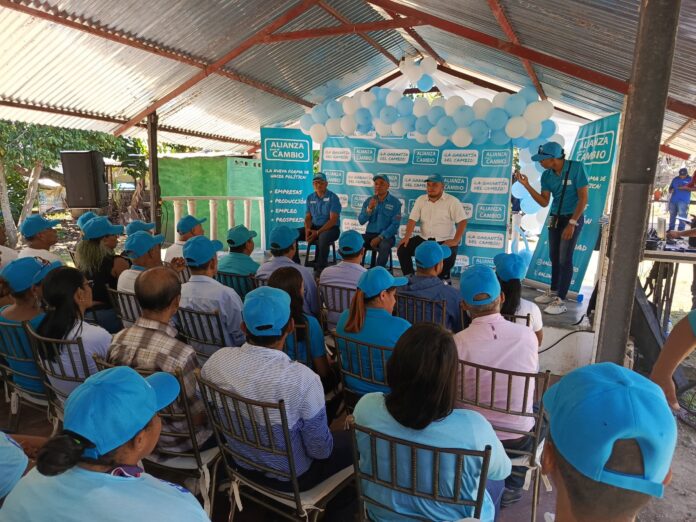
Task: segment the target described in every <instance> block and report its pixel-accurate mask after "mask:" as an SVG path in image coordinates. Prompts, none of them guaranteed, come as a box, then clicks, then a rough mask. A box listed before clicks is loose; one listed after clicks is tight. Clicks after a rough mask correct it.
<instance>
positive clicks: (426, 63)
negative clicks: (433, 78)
mask: <svg viewBox="0 0 696 522" xmlns="http://www.w3.org/2000/svg"><path fill="white" fill-rule="evenodd" d="M420 66H421V69H422V70H423V72H424V73H425V74H433V73H434V72H435V71H437V62H436V61H435V59H434V58H432V57H430V56H426V57H425V58H423V59H422V60H421V63H420Z"/></svg>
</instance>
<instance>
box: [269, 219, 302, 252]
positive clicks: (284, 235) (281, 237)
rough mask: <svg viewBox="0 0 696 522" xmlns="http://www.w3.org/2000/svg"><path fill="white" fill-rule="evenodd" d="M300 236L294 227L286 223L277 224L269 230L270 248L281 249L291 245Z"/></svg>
mask: <svg viewBox="0 0 696 522" xmlns="http://www.w3.org/2000/svg"><path fill="white" fill-rule="evenodd" d="M299 236H300V233H299V232H298V231H297V229H296V228H290V227H289V226H287V225H278V226H277V227H275V228H274V229H273V230H271V248H272V249H273V250H283V249H285V248H288V247H289V246H290V245H292V244H293V243H294V242H295V240H296V239H297V238H298V237H299Z"/></svg>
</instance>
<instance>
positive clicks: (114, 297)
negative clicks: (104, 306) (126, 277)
mask: <svg viewBox="0 0 696 522" xmlns="http://www.w3.org/2000/svg"><path fill="white" fill-rule="evenodd" d="M106 290H107V292H109V299H110V300H111V306H112V307H113V309H114V310H115V311H116V316H117V317H118V318H119V319H120V320H121V322H122V323H126V322H127V323H131V324H132V323H135V322H136V321H137V320H138V318H139V317H140V314H141V313H142V310H141V309H140V303H138V300H137V299H136V297H135V294H131V293H130V292H119V291H118V290H114V289H113V288H107V289H106Z"/></svg>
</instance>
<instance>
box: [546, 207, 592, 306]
mask: <svg viewBox="0 0 696 522" xmlns="http://www.w3.org/2000/svg"><path fill="white" fill-rule="evenodd" d="M571 217H572V216H560V217H559V218H558V224H557V226H556V227H555V228H549V256H550V257H551V291H553V292H556V293H557V294H558V297H560V298H561V299H565V298H566V295H567V294H568V288H570V281H571V279H572V278H573V252H574V251H575V244H576V243H577V242H578V236H579V235H580V231H581V230H582V225H583V223H584V222H585V219H584V217H582V216H580V219H578V224H577V225H576V226H575V232H573V237H571V238H570V239H561V235H562V234H563V230H564V229H565V227H566V226H567V225H568V221H569V220H570V218H571Z"/></svg>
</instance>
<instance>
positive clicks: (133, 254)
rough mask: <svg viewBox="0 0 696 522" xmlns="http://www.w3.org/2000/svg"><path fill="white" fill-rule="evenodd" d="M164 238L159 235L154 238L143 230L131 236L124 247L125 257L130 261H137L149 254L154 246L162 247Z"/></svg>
mask: <svg viewBox="0 0 696 522" xmlns="http://www.w3.org/2000/svg"><path fill="white" fill-rule="evenodd" d="M163 242H164V236H163V235H162V234H157V235H156V236H153V235H152V234H150V233H149V232H145V231H143V230H141V231H139V232H135V233H134V234H131V235H130V236H128V238H127V239H126V243H125V244H124V245H123V255H124V256H125V257H127V258H129V259H137V258H139V257H140V256H144V255H145V254H147V253H148V252H149V251H150V250H151V249H152V248H153V247H154V246H157V245H161V244H162V243H163Z"/></svg>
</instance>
